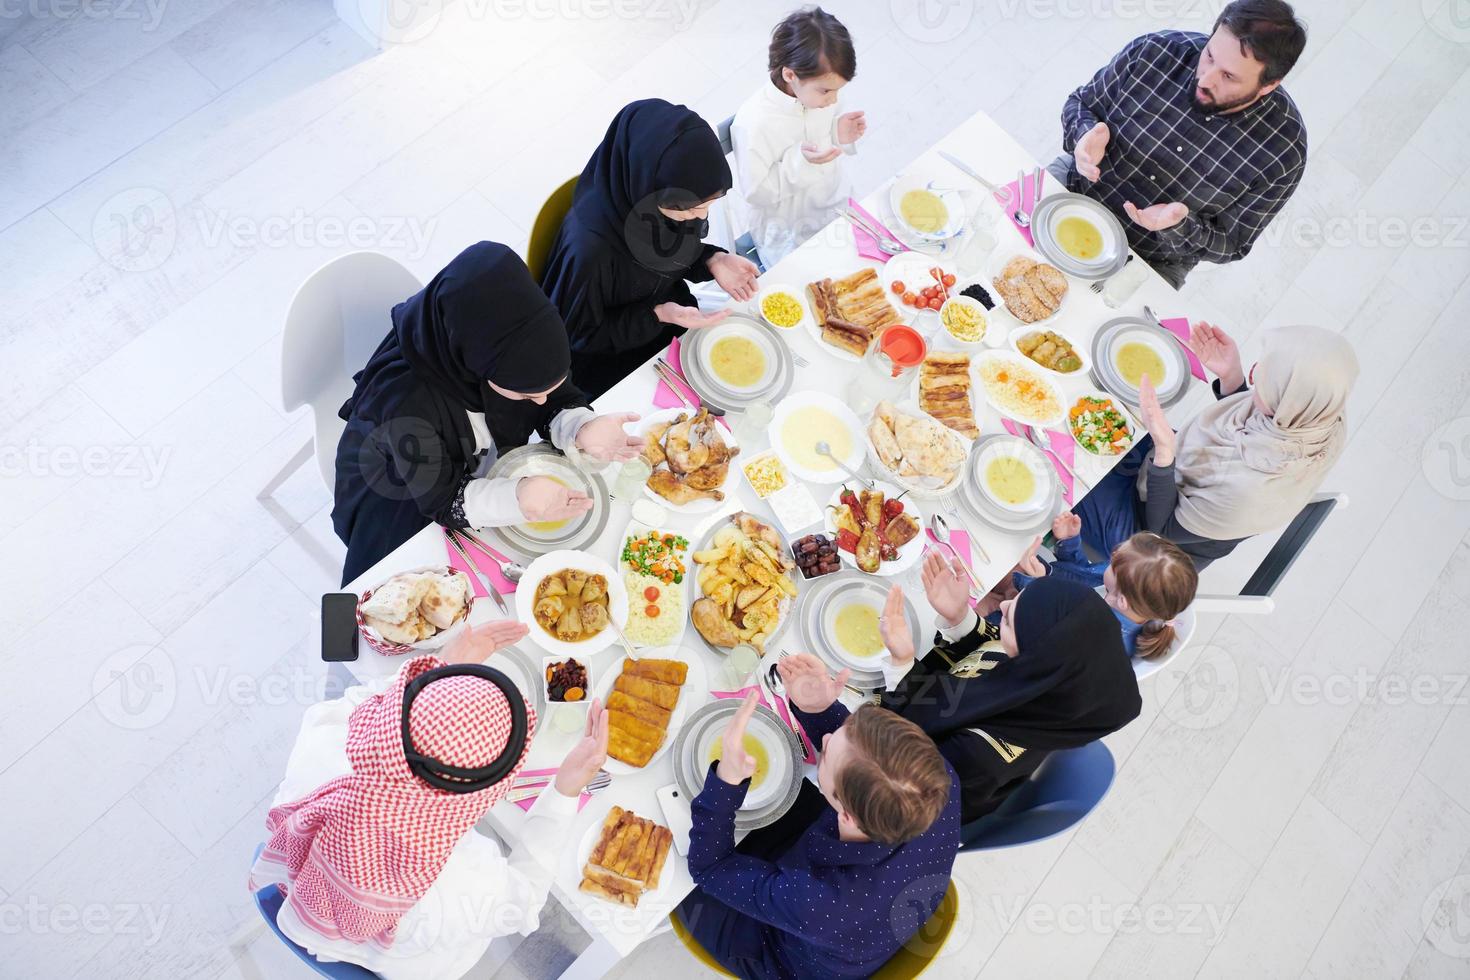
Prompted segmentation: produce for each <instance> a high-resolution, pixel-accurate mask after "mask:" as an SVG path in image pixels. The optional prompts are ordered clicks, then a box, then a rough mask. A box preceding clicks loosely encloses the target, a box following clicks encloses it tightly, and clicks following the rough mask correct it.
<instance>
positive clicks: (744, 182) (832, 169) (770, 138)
mask: <svg viewBox="0 0 1470 980" xmlns="http://www.w3.org/2000/svg"><path fill="white" fill-rule="evenodd" d="M769 63H770V80H769V81H768V82H766V83H764V84H762V85H761V87H760V91H758V92H756V93H755V94H754V95H752V96H751V97H750V98H749V99H747V100H746V101H745V104H744V105H742V106H741V107H740V110H739V111H738V112H736V113H735V119H734V122H733V123H732V124H731V127H730V137H731V140H732V141H733V143H734V145H735V196H736V197H737V198H738V200H739V203H740V205H743V210H744V212H745V218H746V220H747V222H748V224H749V227H750V231H751V235H752V237H753V238H754V239H755V244H756V249H757V251H758V252H759V253H760V257H761V260H762V261H763V262H764V264H765V265H766V266H768V267H769V266H771V265H773V264H774V263H776V262H779V261H780V260H781V259H782V258H783V257H784V256H785V255H786V254H787V253H789V252H790V251H791V250H792V249H794V248H796V246H798V245H800V244H801V243H802V242H804V241H806V239H808V238H810V237H811V236H812V234H814V233H815V232H816V231H817V230H818V229H820V228H822V227H824V226H825V225H826V224H827V223H828V222H829V221H830V220H831V219H832V208H833V207H834V206H836V205H838V204H840V203H841V202H842V200H843V198H844V197H845V196H846V195H847V183H846V181H845V180H844V179H843V173H842V160H841V158H842V157H843V156H844V155H845V154H851V153H854V152H856V146H855V144H856V143H857V141H858V139H859V138H861V137H862V135H863V133H865V132H866V131H867V126H868V124H867V121H866V120H865V119H864V117H863V113H861V112H846V113H841V114H839V113H838V108H837V92H838V90H839V89H841V88H842V86H844V85H846V84H847V83H848V82H849V81H851V80H852V77H853V75H854V74H856V72H857V56H856V54H855V52H854V51H853V46H852V37H851V36H850V35H849V34H848V33H847V28H846V27H843V26H842V23H841V21H839V20H838V19H837V18H836V17H833V16H832V15H831V14H829V13H827V12H826V11H824V10H822V8H820V7H812V8H808V9H805V10H799V11H797V12H795V13H793V14H791V15H790V16H788V17H787V18H786V19H785V20H783V21H782V22H781V23H779V24H777V25H776V29H775V30H774V31H772V32H771V49H770V62H769ZM736 210H737V211H738V210H741V209H740V207H738V206H737V208H736Z"/></svg>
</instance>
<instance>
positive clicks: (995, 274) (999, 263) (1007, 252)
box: [961, 248, 1077, 336]
mask: <svg viewBox="0 0 1470 980" xmlns="http://www.w3.org/2000/svg"><path fill="white" fill-rule="evenodd" d="M1020 256H1025V257H1026V258H1028V259H1031V260H1033V261H1035V262H1040V263H1043V264H1045V265H1051V266H1052V268H1053V269H1057V271H1058V272H1060V273H1061V274H1062V275H1063V276H1066V274H1067V272H1066V270H1065V269H1058V268H1057V267H1056V266H1055V265H1052V263H1050V262H1047V261H1046V257H1045V256H1043V255H1041V254H1039V253H1037V252H1033V251H1032V250H1030V249H1027V248H1016V249H1005V248H998V249H996V250H995V251H994V252H992V253H991V256H990V262H989V264H988V265H987V266H986V267H985V275H984V276H982V277H981V280H980V285H982V286H984V287H985V291H986V292H988V293H989V294H990V298H991V299H993V300H995V309H993V310H990V311H989V312H990V317H991V320H990V330H999V331H1001V334H1000V335H1001V336H1005V335H1006V334H1009V333H1010V332H1011V331H1012V330H1014V329H1015V328H1016V327H1041V328H1042V329H1045V328H1046V326H1047V325H1048V324H1050V323H1052V322H1053V321H1055V320H1056V318H1057V314H1059V313H1061V312H1062V310H1063V309H1065V308H1066V306H1067V299H1068V297H1070V296H1071V295H1072V293H1073V291H1074V290H1075V289H1076V288H1077V284H1076V283H1075V282H1073V281H1072V280H1071V279H1068V280H1067V295H1066V296H1063V297H1062V301H1061V303H1059V304H1058V305H1057V308H1056V309H1055V310H1053V311H1052V314H1051V316H1047V317H1042V318H1041V319H1040V320H1033V321H1031V322H1030V323H1023V322H1022V321H1021V318H1020V317H1018V316H1016V314H1014V313H1012V312H1011V308H1010V307H1009V306H1006V301H1005V297H1004V296H1002V295H1001V294H1000V290H999V289H998V288H996V285H995V280H997V279H999V278H1000V273H1001V270H1002V269H1004V268H1005V267H1006V266H1007V265H1008V264H1009V263H1010V261H1011V259H1014V258H1017V257H1020ZM961 288H963V287H961ZM997 320H998V321H1000V322H998V323H997V322H996V321H997ZM988 335H989V331H987V336H988Z"/></svg>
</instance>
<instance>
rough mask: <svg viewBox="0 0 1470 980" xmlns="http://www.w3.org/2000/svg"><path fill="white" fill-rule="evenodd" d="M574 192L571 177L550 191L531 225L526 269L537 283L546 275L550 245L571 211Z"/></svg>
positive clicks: (575, 185)
mask: <svg viewBox="0 0 1470 980" xmlns="http://www.w3.org/2000/svg"><path fill="white" fill-rule="evenodd" d="M576 190H577V178H576V177H572V178H570V179H569V180H567V181H565V182H563V183H562V185H561V186H560V187H558V188H557V189H556V190H554V191H552V192H551V196H550V197H548V198H547V199H546V203H544V204H542V205H541V210H540V211H537V212H536V220H535V221H534V222H532V224H531V240H530V242H528V243H527V245H526V268H528V269H530V270H531V278H532V279H535V280H536V281H537V282H540V281H541V277H542V276H543V275H545V273H546V261H547V260H548V259H549V258H551V243H552V242H554V241H556V233H557V232H558V231H561V223H562V220H563V219H564V218H566V216H567V212H568V211H570V210H571V209H572V195H573V194H574V193H575V192H576Z"/></svg>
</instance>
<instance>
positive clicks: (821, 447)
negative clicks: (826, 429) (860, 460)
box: [817, 439, 873, 490]
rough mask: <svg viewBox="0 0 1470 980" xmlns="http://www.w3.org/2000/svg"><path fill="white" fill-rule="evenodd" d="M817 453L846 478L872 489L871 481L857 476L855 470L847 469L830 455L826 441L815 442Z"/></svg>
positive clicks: (830, 450) (829, 448)
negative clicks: (835, 465)
mask: <svg viewBox="0 0 1470 980" xmlns="http://www.w3.org/2000/svg"><path fill="white" fill-rule="evenodd" d="M817 453H818V454H819V455H822V456H826V457H827V458H828V459H830V460H831V461H832V462H834V463H836V464H837V468H838V469H840V470H842V472H844V473H846V474H847V475H848V476H850V477H852V478H853V479H854V480H856V481H858V482H859V483H861V484H862V485H863V486H865V487H867V488H868V489H869V490H871V489H873V481H872V480H869V479H867V478H866V477H862V476H859V475H858V474H857V472H856V471H855V470H853V469H852V468H851V467H849V466H848V465H847V464H846V463H844V462H843V461H842V460H840V459H838V458H837V457H836V456H834V455H832V447H831V446H830V445H828V443H827V440H825V439H820V440H818V441H817Z"/></svg>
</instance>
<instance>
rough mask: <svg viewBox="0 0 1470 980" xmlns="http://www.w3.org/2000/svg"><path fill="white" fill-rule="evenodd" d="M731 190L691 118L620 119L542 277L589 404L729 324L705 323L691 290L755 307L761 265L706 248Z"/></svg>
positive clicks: (638, 105) (664, 113) (646, 110)
mask: <svg viewBox="0 0 1470 980" xmlns="http://www.w3.org/2000/svg"><path fill="white" fill-rule="evenodd" d="M730 185H731V178H730V167H729V165H728V164H727V163H726V162H725V154H724V152H723V151H722V150H721V149H720V141H719V138H718V137H717V136H716V135H715V133H714V130H712V129H710V126H709V123H707V122H705V121H704V120H703V119H701V118H700V117H699V116H698V115H697V114H696V113H694V112H693V111H692V110H690V109H688V108H686V107H684V106H676V105H671V104H669V103H668V102H665V101H663V100H662V99H644V100H643V101H641V102H634V103H632V104H630V105H628V106H626V107H624V108H623V109H622V111H620V112H619V113H618V114H617V116H616V117H615V118H614V119H613V121H612V125H611V126H609V127H608V130H607V135H606V136H605V137H603V140H602V143H601V145H600V146H598V148H597V150H596V151H595V152H594V153H593V154H592V158H591V159H590V160H588V161H587V166H586V168H585V169H584V170H583V171H582V175H581V177H579V178H578V180H577V190H576V194H575V195H574V196H573V199H572V207H571V210H570V211H568V212H567V216H566V218H565V219H564V220H563V221H562V225H561V230H560V231H559V232H558V233H557V237H556V241H555V242H553V243H552V247H551V256H550V258H549V260H548V261H547V266H546V272H545V273H544V274H543V275H542V277H541V285H542V287H543V288H545V290H546V295H548V296H550V297H551V299H552V302H554V303H555V304H556V307H557V309H558V310H560V311H561V315H562V319H563V320H564V321H565V322H566V326H567V336H568V337H569V338H570V341H571V348H572V378H573V379H574V380H575V381H576V383H577V386H578V387H579V388H581V389H582V390H583V391H585V392H587V393H588V395H589V396H590V397H593V398H595V397H597V396H598V395H600V394H602V393H603V392H604V391H606V390H607V389H608V388H610V387H612V386H613V385H614V384H616V383H617V382H618V381H619V380H621V379H622V378H624V377H626V376H627V375H628V374H629V373H630V372H632V370H633V369H634V368H636V367H638V366H639V365H640V364H642V363H643V362H644V361H646V360H648V359H649V358H650V357H652V356H653V355H654V354H656V353H658V352H659V351H660V350H662V349H663V348H664V347H666V346H668V343H669V341H670V340H671V339H672V338H673V337H676V336H678V335H679V334H682V333H683V332H684V330H685V329H686V328H690V329H692V328H697V327H705V326H710V325H712V324H715V323H718V322H719V321H720V320H722V319H724V316H725V314H724V313H723V312H717V313H713V314H703V313H700V312H699V306H698V304H697V303H696V302H695V299H694V296H693V294H692V293H690V291H689V286H688V285H687V284H686V280H687V281H688V282H708V281H709V280H710V279H711V278H713V279H714V280H715V281H716V282H717V283H719V285H720V288H721V289H723V290H724V291H725V292H726V293H728V294H729V295H730V296H731V297H732V298H734V299H736V300H747V299H750V298H752V297H754V296H755V294H756V281H755V280H756V276H757V274H758V272H759V270H758V269H757V268H756V266H755V264H754V263H753V262H751V261H749V260H748V259H743V258H741V257H739V256H737V255H730V254H729V253H727V252H726V251H724V250H723V249H721V248H717V247H715V246H713V245H706V244H704V242H703V238H704V236H705V235H706V234H708V233H709V221H708V220H707V219H708V217H709V208H710V204H711V203H713V202H714V201H715V200H716V199H717V198H719V197H721V196H722V195H723V194H724V193H725V192H726V191H728V190H729V189H730Z"/></svg>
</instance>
